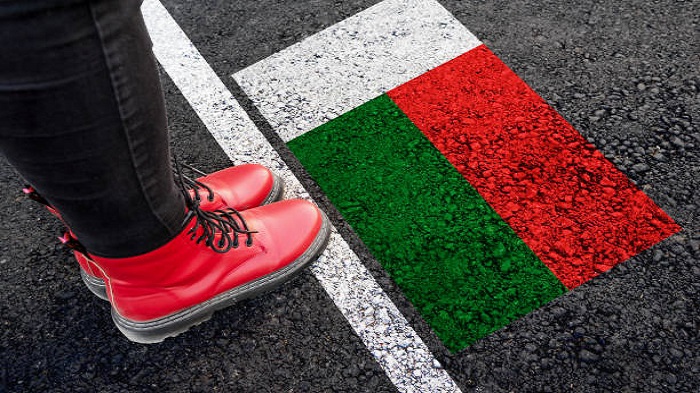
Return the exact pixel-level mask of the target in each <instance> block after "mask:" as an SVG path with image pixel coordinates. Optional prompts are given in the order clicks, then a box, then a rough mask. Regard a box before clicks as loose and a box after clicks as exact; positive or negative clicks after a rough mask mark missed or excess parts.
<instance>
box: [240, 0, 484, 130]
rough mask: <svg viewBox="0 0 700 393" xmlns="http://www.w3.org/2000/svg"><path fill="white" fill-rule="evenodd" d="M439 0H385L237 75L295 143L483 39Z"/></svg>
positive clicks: (272, 121)
mask: <svg viewBox="0 0 700 393" xmlns="http://www.w3.org/2000/svg"><path fill="white" fill-rule="evenodd" d="M480 44H481V42H480V41H479V40H478V39H477V38H476V37H475V36H474V35H473V34H472V33H470V32H469V30H467V28H466V27H464V25H462V24H461V23H460V22H459V21H458V20H457V19H455V17H454V16H452V14H450V12H449V11H447V10H446V9H445V8H443V7H442V6H441V5H440V4H439V3H438V2H436V1H433V0H385V1H382V2H381V3H378V4H376V5H374V6H372V7H370V8H368V9H367V10H365V11H362V12H360V13H358V14H356V15H354V16H352V17H350V18H348V19H345V20H344V21H342V22H339V23H337V24H335V25H333V26H331V27H329V28H327V29H326V30H323V31H321V32H319V33H317V34H315V35H313V36H311V37H308V38H306V39H305V40H303V41H301V42H299V43H297V44H295V45H292V46H290V47H288V48H286V49H284V50H282V51H280V52H278V53H276V54H274V55H272V56H270V57H268V58H266V59H263V60H261V61H259V62H257V63H255V64H253V65H251V66H249V67H248V68H245V69H243V70H241V71H239V72H237V73H235V74H234V75H233V77H234V79H235V80H236V82H238V84H239V85H240V86H241V88H243V90H244V91H245V92H246V94H247V95H248V96H249V97H251V99H252V100H253V102H254V103H255V106H256V107H257V108H258V109H259V110H260V112H261V113H262V114H263V116H265V118H266V119H267V120H268V121H269V122H270V124H271V125H272V127H273V128H274V129H275V130H276V131H277V132H278V133H279V135H280V137H281V138H282V140H284V141H285V142H288V141H290V140H292V139H294V138H296V137H297V136H299V135H302V134H304V133H305V132H307V131H310V130H312V129H314V128H316V127H318V126H320V125H322V124H324V123H326V122H328V121H329V120H332V119H334V118H336V117H338V116H340V115H342V114H343V113H345V112H347V111H349V110H351V109H353V108H355V107H357V106H360V105H361V104H364V103H365V102H367V101H369V100H371V99H373V98H376V97H377V96H379V95H381V94H383V93H386V92H387V91H389V90H391V89H393V88H394V87H397V86H399V85H402V84H403V83H405V82H408V81H409V80H411V79H413V78H415V77H417V76H419V75H421V74H423V73H425V72H426V71H428V70H431V69H433V68H435V67H437V66H438V65H440V64H442V63H445V62H447V61H449V60H452V59H454V58H455V57H457V56H459V55H461V54H463V53H465V52H467V51H469V50H471V49H473V48H475V47H477V46H479V45H480Z"/></svg>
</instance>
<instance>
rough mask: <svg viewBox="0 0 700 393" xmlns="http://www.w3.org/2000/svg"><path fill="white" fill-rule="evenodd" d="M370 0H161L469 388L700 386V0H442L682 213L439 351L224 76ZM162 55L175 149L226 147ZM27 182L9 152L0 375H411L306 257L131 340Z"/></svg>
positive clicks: (264, 378) (37, 382)
mask: <svg viewBox="0 0 700 393" xmlns="http://www.w3.org/2000/svg"><path fill="white" fill-rule="evenodd" d="M377 2H378V1H343V2H340V1H322V0H306V1H288V2H275V1H269V0H261V1H235V2H233V1H213V0H211V1H197V2H194V1H184V0H167V1H163V5H165V7H166V9H167V10H168V11H169V13H170V14H171V15H172V17H173V18H174V19H175V21H176V22H177V24H178V25H179V26H180V28H181V29H182V30H183V31H184V32H185V33H186V34H187V36H188V37H189V39H190V40H191V42H192V43H193V44H194V46H195V47H196V48H197V49H198V50H199V51H200V52H201V54H202V56H203V57H204V59H205V60H206V61H207V62H208V63H209V65H210V66H211V68H212V69H213V70H214V72H215V73H216V75H217V76H218V78H219V79H220V80H221V81H222V82H223V83H224V85H225V86H226V87H227V88H228V89H229V90H230V91H231V93H232V94H233V96H234V97H235V98H236V99H237V100H238V101H239V102H240V103H241V104H242V105H243V107H244V108H245V109H246V111H247V112H248V114H249V115H250V116H251V117H252V118H253V120H254V121H255V124H256V125H257V127H258V128H260V130H261V131H262V132H263V134H265V136H266V137H267V138H268V139H269V141H270V143H272V145H273V146H274V147H275V148H276V149H277V151H278V152H279V154H280V155H281V156H282V158H283V159H284V160H285V162H286V163H287V165H288V166H289V167H290V168H291V169H292V171H293V172H294V174H296V175H297V177H298V178H299V179H300V180H301V182H302V184H303V185H304V186H305V187H306V188H307V189H308V190H309V191H310V193H311V194H312V196H314V197H315V199H316V200H317V201H318V202H319V204H320V205H321V206H322V207H323V208H324V210H326V211H327V212H328V213H329V215H330V217H331V218H332V220H333V222H334V224H335V225H336V226H337V227H338V228H339V230H340V232H341V234H342V235H343V236H344V238H345V240H346V241H347V242H348V243H350V245H351V247H352V249H353V250H354V251H355V253H357V254H358V256H359V257H360V260H361V261H362V263H363V264H365V265H366V266H367V268H368V269H369V270H370V271H371V272H372V274H373V276H374V278H375V279H376V281H377V282H378V283H379V284H380V285H381V287H382V289H383V290H384V291H385V292H386V293H387V294H388V296H389V297H390V298H391V299H392V301H393V302H394V303H395V304H396V305H397V306H398V308H399V309H400V310H401V312H402V313H403V315H404V316H405V317H406V318H407V319H408V321H409V322H410V323H411V325H412V326H413V328H414V329H415V331H416V332H417V333H418V335H419V336H420V337H421V339H422V340H423V341H424V342H425V344H426V345H427V347H428V348H429V349H430V352H431V353H432V356H434V357H435V359H436V360H437V361H438V362H439V363H440V364H441V365H440V366H439V368H441V369H444V370H446V371H447V373H448V374H449V376H450V377H451V379H452V380H453V381H454V383H455V384H456V385H457V386H458V387H459V388H460V389H461V390H462V391H464V392H471V391H474V392H491V391H494V392H510V391H513V392H549V391H551V392H594V391H596V392H597V391H600V392H607V391H614V392H693V391H700V318H699V317H700V311H698V310H700V216H699V214H698V213H699V212H700V193H699V192H698V189H700V149H699V145H700V99H698V90H699V89H700V68H699V67H698V64H700V53H699V48H700V26H699V25H698V22H699V19H700V4H698V2H693V1H685V2H684V1H654V2H651V1H645V2H639V1H631V0H627V1H608V0H606V1H585V2H579V3H577V4H574V5H571V4H565V3H563V2H555V1H537V2H536V1H508V2H506V1H497V2H485V1H446V0H442V1H440V3H441V4H442V5H443V6H444V7H445V8H446V9H447V10H449V11H450V12H451V13H452V14H453V15H454V16H455V17H456V18H457V19H458V20H459V21H460V22H461V23H463V24H464V25H465V26H466V27H467V28H468V29H469V30H470V31H471V32H472V33H474V34H475V35H476V36H477V37H479V38H480V39H481V40H482V41H483V42H484V43H485V44H486V45H487V46H488V47H489V48H490V49H491V50H492V51H493V52H494V53H495V54H496V55H497V56H498V57H499V58H501V59H502V60H503V61H504V62H505V63H506V64H507V65H508V66H509V67H511V68H512V69H513V70H514V71H515V72H516V73H517V74H518V75H519V76H520V77H521V78H522V79H523V80H524V81H525V82H527V83H528V84H529V85H530V86H531V87H532V88H533V89H534V90H535V91H536V92H537V93H539V94H540V95H541V96H542V97H543V98H544V99H545V100H546V101H547V102H548V103H549V104H551V105H552V106H553V107H555V108H556V109H557V111H558V112H559V113H560V114H561V115H562V116H563V117H564V118H565V119H566V120H567V121H569V122H570V123H571V124H572V125H573V126H574V127H575V128H576V129H577V130H578V131H580V132H581V134H583V136H584V137H585V138H587V139H588V140H589V141H590V142H592V143H593V144H594V145H595V146H596V147H597V148H598V149H599V150H600V151H602V152H603V153H604V154H605V156H606V157H607V158H608V159H609V160H611V161H612V162H613V163H614V164H615V166H616V167H617V168H618V169H620V170H621V171H622V172H623V173H625V174H626V175H627V176H628V177H629V178H630V179H632V180H633V181H634V182H635V183H636V184H637V185H638V186H639V187H640V188H641V189H642V190H643V191H644V192H645V193H646V194H647V195H649V196H650V197H651V198H652V199H653V200H654V201H655V202H656V203H657V204H658V205H659V206H660V207H661V208H662V209H663V210H664V211H665V212H666V213H668V214H669V215H670V216H671V217H672V218H673V219H674V220H675V221H676V222H677V223H678V224H679V225H680V226H681V227H682V228H683V229H682V231H681V232H679V233H677V234H676V235H673V236H672V237H670V238H668V239H666V240H665V241H663V242H661V243H659V244H657V245H655V246H654V247H652V248H651V249H649V250H647V251H645V252H643V253H641V254H639V255H637V256H635V257H633V258H632V259H630V260H628V261H626V262H624V263H622V264H620V265H617V266H616V267H615V268H613V269H612V270H610V271H608V272H606V273H604V274H602V275H601V276H599V277H597V278H595V279H593V280H591V281H589V282H588V283H586V284H584V285H582V286H580V287H578V288H576V289H575V290H573V291H571V292H569V293H567V294H566V295H564V296H563V297H560V298H558V299H556V300H554V301H552V302H551V303H549V304H547V305H546V306H544V307H543V308H541V309H539V310H536V311H534V312H532V313H531V314H529V315H527V316H525V317H523V318H521V319H519V320H517V321H516V322H514V323H512V324H510V325H509V326H507V327H505V328H503V329H501V330H499V331H497V332H495V333H493V334H491V335H489V336H487V337H486V338H484V339H481V340H480V341H478V342H477V343H475V344H473V345H471V346H469V347H468V348H466V349H464V350H462V351H460V352H457V353H450V352H449V351H448V350H446V349H445V347H444V346H443V345H442V344H441V343H440V341H439V340H438V339H437V337H436V336H435V335H434V334H433V333H432V332H431V330H430V328H429V327H428V326H427V324H426V323H425V322H424V321H422V320H421V318H420V316H419V315H418V314H417V313H416V311H415V310H413V309H412V306H411V305H410V303H408V302H407V301H406V299H405V298H404V297H403V295H402V294H401V293H400V291H399V290H398V289H397V287H396V286H395V285H394V284H393V282H392V281H391V279H389V278H388V276H387V275H386V273H383V272H382V271H381V269H379V268H378V264H377V262H376V261H374V259H373V257H372V256H371V254H369V252H368V251H367V250H366V248H365V247H364V246H363V245H362V244H361V243H360V242H359V240H358V239H357V237H356V236H354V234H353V233H352V232H351V231H350V230H349V228H348V226H347V225H346V224H345V223H344V222H343V221H342V217H341V216H340V215H339V214H338V213H337V211H336V210H335V209H334V207H333V206H332V205H330V203H329V202H328V200H327V198H324V196H323V195H322V194H321V193H320V191H319V189H318V187H316V186H315V184H314V183H313V181H311V180H310V179H309V177H308V175H306V174H305V172H304V170H303V168H301V167H300V165H299V163H298V161H296V159H295V158H294V157H293V156H292V155H291V153H290V152H289V150H288V149H287V148H286V147H285V146H284V144H283V143H282V141H281V140H280V139H279V138H278V137H277V136H275V135H274V134H273V132H272V129H271V127H270V125H269V124H267V123H266V121H265V119H264V118H263V117H262V116H261V115H260V113H259V112H258V111H257V109H256V108H255V107H254V106H253V104H252V102H251V101H250V99H249V98H248V97H246V96H245V94H244V93H243V91H242V89H241V88H240V87H239V86H238V85H237V84H236V83H235V81H234V80H233V78H231V75H232V74H234V73H236V72H237V71H240V70H241V69H243V68H245V67H247V66H249V65H252V64H254V63H256V62H257V61H260V60H262V59H264V58H266V57H268V56H270V55H272V54H274V53H276V52H278V51H280V50H282V49H284V48H286V47H288V46H290V45H292V44H294V43H296V42H299V41H301V40H302V39H304V38H305V37H308V36H310V35H312V34H314V33H317V32H319V31H321V30H323V29H324V28H326V27H329V26H331V25H333V24H335V23H337V22H340V21H341V20H343V19H345V18H347V17H350V16H352V15H354V14H356V13H357V12H360V11H362V10H364V9H366V8H367V7H369V6H371V5H373V4H375V3H377ZM161 71H163V72H162V80H163V85H164V90H165V95H166V100H167V104H168V115H169V123H170V131H171V138H172V146H173V148H174V150H175V151H176V153H177V154H178V156H179V157H180V158H181V159H182V160H183V161H186V162H189V163H191V164H193V165H195V166H198V167H200V168H201V169H203V170H208V171H213V170H216V169H220V168H223V167H226V166H228V165H229V164H230V161H229V159H228V157H227V156H226V154H225V153H224V151H223V150H222V149H221V147H220V146H219V145H218V144H217V142H216V141H215V140H214V138H213V137H212V136H211V134H210V133H209V131H208V130H207V127H206V125H205V124H203V123H202V121H201V120H200V119H199V117H198V116H197V113H195V110H194V109H193V108H192V106H191V105H190V104H189V103H188V102H187V100H186V98H185V97H184V96H183V94H182V93H181V91H180V89H178V87H176V85H175V83H174V82H173V81H172V79H171V77H170V76H169V75H168V73H167V72H166V71H165V70H161ZM66 175H67V176H70V174H66ZM21 186H22V181H21V180H20V179H19V177H18V176H17V175H16V173H15V172H14V171H13V170H12V169H11V168H10V167H9V166H8V164H7V163H6V162H5V161H4V159H3V161H2V165H1V166H0V201H1V202H0V217H1V221H2V227H1V231H0V241H1V243H0V325H1V327H0V391H8V392H21V391H41V392H43V391H66V392H68V391H70V392H78V391H100V392H117V391H119V392H122V391H133V392H142V391H143V392H150V391H157V392H164V391H175V392H179V391H183V392H184V391H193V392H198V391H202V392H205V391H206V392H209V391H224V392H394V391H397V389H398V390H405V391H417V390H418V389H417V388H416V389H412V388H411V387H410V386H409V387H406V386H405V385H401V387H400V388H397V386H395V384H394V383H393V382H392V379H391V378H390V377H388V376H387V375H388V374H387V367H390V366H387V365H386V364H383V363H381V362H379V361H378V360H377V358H376V357H375V356H373V353H372V352H371V351H369V350H368V349H367V348H366V346H365V344H364V343H363V341H362V339H361V338H360V337H358V335H357V334H356V333H355V332H354V331H353V328H352V327H351V325H350V324H349V323H348V322H347V320H346V318H345V316H344V315H343V314H342V313H341V312H340V311H339V310H338V308H337V307H336V306H335V304H334V302H333V300H332V299H331V298H330V297H329V295H328V294H327V293H326V291H325V290H324V288H323V287H322V286H321V284H320V283H319V281H318V279H317V278H316V277H315V276H314V275H313V274H312V273H311V272H305V273H303V274H302V275H301V276H300V277H298V278H297V279H295V280H294V281H292V282H290V283H288V284H287V285H285V286H283V287H281V288H279V289H277V290H276V291H274V292H272V293H269V294H266V295H263V296H261V297H259V298H256V299H252V300H248V301H244V302H242V303H241V304H240V305H239V306H237V307H233V308H230V309H227V310H224V311H221V312H218V313H217V314H215V315H214V317H213V318H212V320H211V321H209V322H207V323H205V324H203V325H201V326H198V327H196V328H193V329H192V330H190V331H189V332H187V333H185V334H182V335H180V336H178V337H176V338H173V339H168V340H166V341H165V342H163V343H162V344H157V345H149V346H144V345H139V344H134V343H130V342H128V341H127V340H126V339H125V338H124V337H123V336H122V335H121V334H120V333H119V332H118V331H117V330H116V328H115V327H114V326H113V324H112V321H111V317H110V314H109V306H108V304H107V303H105V302H102V301H100V300H98V299H96V298H95V297H93V296H92V295H91V294H90V293H89V292H88V291H87V289H86V288H85V287H84V286H83V284H82V282H81V280H80V277H79V274H78V265H77V264H76V263H75V261H74V260H73V259H72V258H71V256H70V254H69V252H68V251H67V250H65V249H63V248H62V247H60V246H58V245H57V241H56V236H58V235H59V234H60V233H61V225H60V224H59V223H58V222H57V221H56V220H55V219H53V218H52V217H51V216H50V215H49V214H48V213H47V212H45V211H44V210H43V209H41V208H39V207H38V206H37V205H35V204H34V203H33V202H31V201H29V200H26V199H25V198H24V196H23V195H22V193H21ZM436 367H437V364H436ZM439 388H440V387H439V386H436V387H435V389H429V390H428V391H438V390H439ZM421 390H422V391H426V389H425V388H423V389H421Z"/></svg>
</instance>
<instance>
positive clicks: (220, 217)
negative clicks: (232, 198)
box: [174, 158, 256, 253]
mask: <svg viewBox="0 0 700 393" xmlns="http://www.w3.org/2000/svg"><path fill="white" fill-rule="evenodd" d="M174 164H175V175H176V180H177V182H178V185H179V187H180V191H182V195H183V196H184V198H185V204H186V205H187V208H188V210H189V211H188V212H187V215H186V216H185V219H184V220H183V223H182V225H183V227H185V226H187V225H189V224H190V222H192V221H193V220H194V221H195V223H194V225H193V226H192V228H190V229H189V230H188V234H189V235H190V238H191V239H192V240H194V241H195V242H196V243H202V242H203V243H204V244H206V245H207V246H208V247H209V248H211V249H212V250H213V251H215V252H218V253H225V252H228V251H229V250H231V249H232V248H238V246H239V245H240V242H239V239H238V237H239V236H241V235H244V236H245V237H246V240H245V245H246V246H248V247H250V246H252V245H253V234H254V233H256V231H251V230H250V228H248V224H247V223H246V222H245V220H244V219H243V216H242V215H241V213H240V212H238V211H236V210H234V209H230V208H228V209H220V210H215V211H204V210H202V209H201V208H200V206H199V205H200V203H201V201H202V199H201V196H200V194H199V192H200V191H201V190H203V189H204V190H206V191H207V192H208V193H209V195H208V197H207V198H208V199H209V201H212V200H213V198H214V191H213V190H212V189H211V188H210V187H208V186H207V185H206V184H203V183H201V182H199V181H197V180H194V179H192V178H189V177H187V176H185V175H184V174H183V173H182V167H183V164H180V163H179V162H178V160H177V158H175V159H174ZM185 168H186V169H189V170H191V171H193V172H195V173H197V174H201V175H205V174H204V173H203V172H201V171H199V170H197V169H195V168H193V167H191V166H189V165H186V166H185ZM188 188H192V189H194V193H193V195H194V196H193V195H191V194H190V192H189V191H188Z"/></svg>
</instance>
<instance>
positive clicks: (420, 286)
mask: <svg viewBox="0 0 700 393" xmlns="http://www.w3.org/2000/svg"><path fill="white" fill-rule="evenodd" d="M289 147H290V148H291V149H292V151H293V152H294V154H295V155H296V156H297V157H298V158H299V159H300V160H301V162H302V163H303V164H304V167H305V168H306V169H307V170H308V171H309V173H310V174H311V175H312V176H313V177H314V179H315V180H316V181H317V182H318V183H319V185H320V186H321V188H323V190H324V192H325V193H326V194H327V195H328V196H329V198H330V199H331V201H332V202H333V204H334V205H335V206H336V207H337V208H338V209H339V210H340V212H341V213H342V214H343V216H344V218H345V219H346V220H347V221H348V222H349V223H350V224H351V225H352V227H353V229H354V230H355V231H356V232H357V234H358V235H359V236H360V238H361V239H362V240H363V241H364V242H365V244H366V245H367V246H368V247H369V249H370V250H371V251H372V253H373V254H374V256H375V257H376V258H377V260H378V261H379V262H380V263H381V264H382V266H383V267H384V268H385V269H386V270H387V271H388V272H389V274H390V275H391V277H392V278H393V279H394V281H395V282H396V283H397V284H398V285H399V287H400V288H401V290H402V291H403V293H404V294H405V295H406V297H407V298H408V299H409V300H410V301H411V303H413V305H414V306H415V307H416V308H417V309H418V310H419V312H420V313H421V315H422V316H423V318H424V319H425V320H426V321H427V322H428V323H429V324H430V325H431V326H432V328H433V330H434V331H435V332H436V333H437V335H438V337H440V339H441V340H442V341H443V343H444V344H445V346H446V347H447V348H449V349H450V350H452V351H458V350H461V349H463V348H464V347H466V346H468V345H469V344H471V343H473V342H474V341H475V340H477V339H479V338H481V337H484V336H486V335H487V334H489V333H491V332H493V331H495V330H497V329H499V328H501V327H503V326H505V325H507V324H508V323H510V322H511V321H513V320H514V319H516V318H518V317H520V316H522V315H525V314H527V313H528V312H530V311H532V310H534V309H536V308H538V307H540V306H541V305H543V304H544V303H546V302H548V301H550V300H551V299H553V298H555V297H557V296H559V295H561V294H562V293H563V292H564V291H565V288H564V287H563V286H562V285H561V283H560V282H559V281H558V280H557V279H556V277H554V275H553V274H552V273H551V272H550V271H549V269H547V267H546V266H545V265H544V264H543V263H542V262H541V261H540V260H538V259H537V257H536V256H535V255H534V254H533V253H532V251H531V250H530V249H529V248H528V247H527V246H526V245H525V244H524V243H523V242H522V240H520V239H519V238H518V237H517V236H516V235H515V233H514V232H513V231H512V230H511V229H510V228H509V227H508V225H507V224H506V223H505V222H503V220H501V218H500V217H498V215H497V214H496V213H495V212H494V211H493V210H492V209H491V208H490V207H489V206H488V204H486V202H485V201H484V200H483V199H482V198H481V197H480V196H479V194H478V193H477V192H476V191H475V190H474V189H473V188H472V187H471V186H469V184H468V183H467V182H466V181H465V180H464V178H463V177H462V176H461V175H460V174H459V173H458V172H457V171H456V170H455V169H454V168H453V167H452V166H451V165H450V163H449V162H448V161H447V160H446V159H445V158H444V157H443V156H442V155H441V154H440V152H439V151H437V149H435V148H434V147H433V146H432V145H431V144H430V142H429V141H428V140H427V138H425V136H423V134H422V133H421V132H420V130H418V129H417V128H416V127H415V126H414V125H413V124H412V123H411V122H410V120H409V119H408V118H407V117H406V116H405V115H404V114H403V113H401V111H400V110H399V109H398V108H397V107H396V105H394V103H393V102H391V100H390V99H389V98H388V97H387V96H386V95H383V96H380V97H379V98H376V99H374V100H372V101H370V102H368V103H366V104H365V105H363V106H361V107H359V108H356V109H354V110H353V111H351V112H349V113H347V114H345V115H343V116H341V117H339V118H338V119H336V120H333V121H331V122H329V123H327V124H325V125H323V126H321V127H319V128H317V129H315V130H313V131H311V132H309V133H306V134H304V135H303V136H301V137H298V138H297V139H295V140H293V141H291V142H289Z"/></svg>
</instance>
